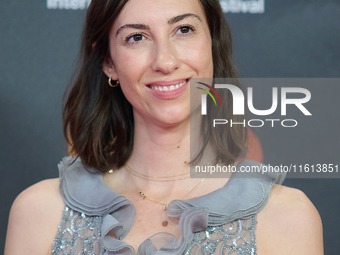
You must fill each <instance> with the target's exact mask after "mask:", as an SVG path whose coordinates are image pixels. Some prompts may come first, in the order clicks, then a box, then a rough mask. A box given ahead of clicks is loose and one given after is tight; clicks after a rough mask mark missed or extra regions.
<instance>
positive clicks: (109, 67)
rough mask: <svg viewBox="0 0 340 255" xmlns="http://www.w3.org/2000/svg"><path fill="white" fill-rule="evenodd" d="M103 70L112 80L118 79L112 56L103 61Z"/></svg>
mask: <svg viewBox="0 0 340 255" xmlns="http://www.w3.org/2000/svg"><path fill="white" fill-rule="evenodd" d="M103 72H104V73H105V74H106V76H107V77H109V78H111V79H112V80H118V75H117V72H116V68H115V66H114V64H113V62H112V60H111V58H110V57H108V56H107V57H106V58H105V60H104V63H103Z"/></svg>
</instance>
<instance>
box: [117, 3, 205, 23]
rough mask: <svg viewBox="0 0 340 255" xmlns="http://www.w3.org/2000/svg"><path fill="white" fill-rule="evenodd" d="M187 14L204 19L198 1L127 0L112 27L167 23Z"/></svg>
mask: <svg viewBox="0 0 340 255" xmlns="http://www.w3.org/2000/svg"><path fill="white" fill-rule="evenodd" d="M187 13H192V14H195V15H197V16H198V17H201V19H202V20H203V19H204V10H203V7H202V5H201V3H200V1H199V0H129V1H128V2H127V3H126V5H125V6H124V8H123V9H122V11H121V12H120V14H119V15H118V17H117V19H116V21H115V22H114V27H116V28H118V27H119V26H122V25H124V24H131V23H132V24H133V23H143V24H148V25H152V24H160V23H168V21H169V20H170V19H171V18H173V17H176V16H179V15H183V14H187Z"/></svg>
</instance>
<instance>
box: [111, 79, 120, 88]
mask: <svg viewBox="0 0 340 255" xmlns="http://www.w3.org/2000/svg"><path fill="white" fill-rule="evenodd" d="M111 81H112V80H111V77H110V78H109V81H108V83H109V85H110V87H112V88H115V87H117V86H118V85H119V80H117V81H116V84H115V85H112V83H111Z"/></svg>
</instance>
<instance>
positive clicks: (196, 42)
mask: <svg viewBox="0 0 340 255" xmlns="http://www.w3.org/2000/svg"><path fill="white" fill-rule="evenodd" d="M110 52H111V58H112V61H113V64H112V62H111V61H110V60H109V59H107V61H106V63H104V67H103V70H104V72H105V73H106V75H107V76H109V77H110V76H111V77H112V79H113V80H119V81H120V86H121V88H122V90H123V93H124V95H125V96H126V98H127V100H128V101H129V102H130V103H131V105H132V106H133V109H134V115H135V121H146V122H153V123H156V124H158V125H165V126H171V125H176V124H179V123H181V122H183V121H185V120H188V119H189V116H190V93H189V92H190V90H189V86H190V82H189V79H190V78H198V77H201V78H209V77H212V76H213V60H212V53H211V37H210V32H209V27H208V24H207V21H206V18H205V14H204V9H203V7H202V6H201V4H200V3H199V0H185V1H183V0H129V1H128V2H127V4H126V5H125V7H124V8H123V10H122V11H121V13H120V14H119V16H118V17H117V19H116V20H115V22H114V24H113V27H112V29H111V32H110ZM195 87H196V86H195ZM192 89H195V88H194V87H193V88H192ZM112 93H114V90H112Z"/></svg>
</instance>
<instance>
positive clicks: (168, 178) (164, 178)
mask: <svg viewBox="0 0 340 255" xmlns="http://www.w3.org/2000/svg"><path fill="white" fill-rule="evenodd" d="M124 167H125V169H126V171H127V172H128V173H129V174H132V175H134V176H136V177H138V178H141V179H144V180H148V181H157V182H173V181H178V180H184V179H187V178H189V177H190V172H186V173H181V174H178V175H172V176H150V175H145V174H141V173H138V172H137V171H135V170H133V169H132V168H131V167H130V166H129V165H128V164H127V163H125V164H124ZM184 175H187V176H184ZM183 176H184V177H183ZM174 177H179V178H174ZM171 178H174V179H171Z"/></svg>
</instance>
